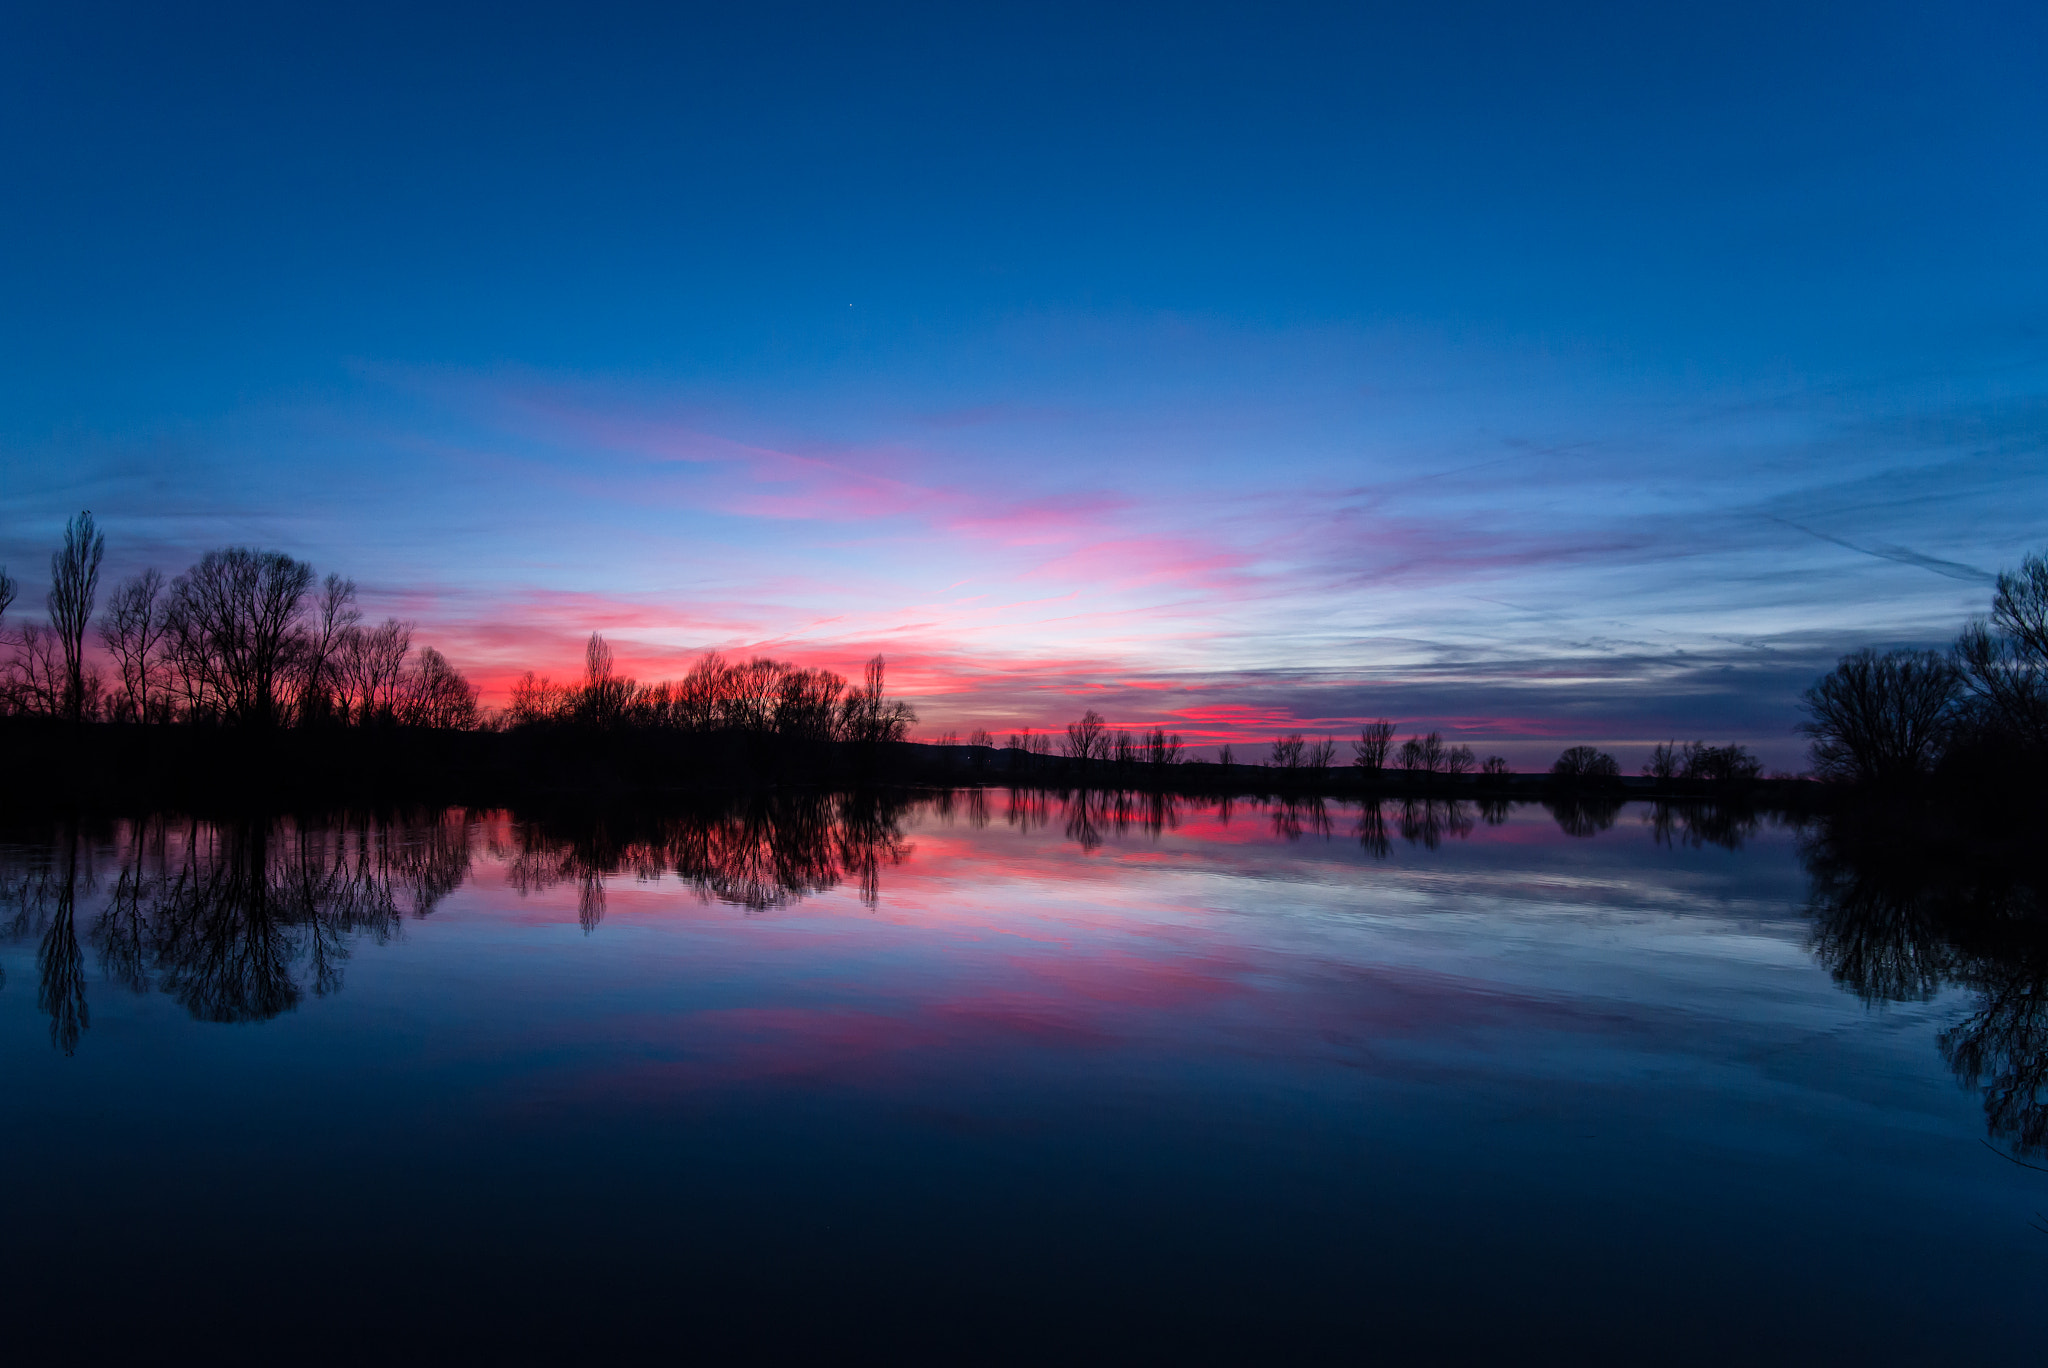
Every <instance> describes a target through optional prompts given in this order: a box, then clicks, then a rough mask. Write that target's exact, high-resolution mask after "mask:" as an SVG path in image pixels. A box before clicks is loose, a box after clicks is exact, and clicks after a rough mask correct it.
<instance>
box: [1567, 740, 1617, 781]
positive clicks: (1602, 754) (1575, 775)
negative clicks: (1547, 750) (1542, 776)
mask: <svg viewBox="0 0 2048 1368" xmlns="http://www.w3.org/2000/svg"><path fill="white" fill-rule="evenodd" d="M1550 773H1551V777H1552V778H1555V779H1561V780H1563V781H1565V782H1566V783H1582V784H1603V783H1611V782H1613V781H1615V780H1617V779H1619V778H1620V777H1621V765H1620V764H1619V763H1618V762H1617V761H1616V760H1615V758H1614V757H1613V756H1611V755H1609V754H1608V753H1607V752H1606V751H1603V750H1601V749H1600V748H1598V747H1597V746H1573V747H1571V748H1570V749H1569V750H1567V751H1565V753H1564V754H1562V755H1560V756H1558V757H1557V759H1555V760H1553V761H1551V763H1550Z"/></svg>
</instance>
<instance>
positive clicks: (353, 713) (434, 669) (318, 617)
mask: <svg viewBox="0 0 2048 1368" xmlns="http://www.w3.org/2000/svg"><path fill="white" fill-rule="evenodd" d="M105 553H106V538H105V535H104V534H103V533H101V532H100V531H99V529H98V527H97V526H96V525H95V523H94V521H93V516H92V514H91V513H90V512H85V513H80V514H79V515H78V516H77V517H75V518H73V519H72V520H71V521H70V523H69V524H68V525H67V526H66V527H65V529H64V543H63V545H62V547H60V548H59V549H58V550H57V551H56V552H55V553H54V554H53V555H52V556H51V557H50V593H49V598H48V609H49V621H48V623H47V624H46V625H45V624H38V623H32V622H31V623H23V624H21V625H20V626H19V627H18V628H15V629H13V630H11V631H9V632H8V633H7V634H6V639H7V642H8V644H9V646H10V647H11V652H10V654H9V656H8V658H7V660H6V661H5V664H4V666H0V712H6V713H13V714H29V715H39V716H46V717H61V718H67V719H69V720H71V721H74V722H81V721H91V720H97V719H102V718H103V719H106V720H108V721H117V722H152V723H168V722H173V721H188V722H199V721H212V722H224V723H230V724H235V725H242V726H266V727H267V726H284V725H293V724H298V725H313V724H323V723H331V724H346V725H358V726H360V725H366V724H370V723H376V722H397V723H401V724H406V725H411V726H424V727H453V728H461V727H474V726H476V725H477V723H478V721H479V716H480V714H479V712H478V708H477V697H476V690H475V689H474V688H473V687H471V685H470V683H469V681H468V680H466V679H464V678H463V676H462V674H461V672H460V671H458V670H456V669H455V667H454V666H452V665H450V664H449V663H448V661H447V659H446V658H445V657H443V656H442V655H441V653H440V652H438V651H436V650H434V649H433V648H432V647H421V648H420V649H419V650H417V651H415V650H414V649H413V642H412V636H413V624H411V623H409V622H400V621H399V620H397V619H396V618H387V619H385V621H384V622H383V623H382V624H380V625H378V626H374V627H372V626H367V625H365V624H364V623H363V621H362V612H361V610H360V609H359V608H358V607H357V606H356V585H355V582H354V581H353V580H349V579H344V578H342V577H341V576H339V575H328V576H327V577H326V578H325V579H324V580H318V581H317V582H316V579H315V576H314V573H313V567H312V566H310V565H308V564H307V563H306V562H304V561H301V560H295V559H293V558H292V557H291V556H288V555H286V554H285V553H284V552H282V551H257V550H252V549H250V548H248V547H228V548H226V549H223V550H219V551H209V552H207V553H206V554H205V555H204V556H202V557H200V559H199V561H198V562H197V563H196V564H194V565H193V566H191V567H190V568H189V569H187V570H186V571H185V572H184V573H183V574H181V575H178V576H176V577H175V578H172V579H168V580H167V579H165V577H164V575H163V573H162V572H161V571H159V570H155V569H149V570H144V571H143V572H142V573H141V574H139V575H136V576H134V577H133V578H131V579H128V580H124V581H122V582H121V583H120V584H118V585H116V586H114V589H113V591H112V592H111V593H110V594H109V595H108V598H107V604H106V609H105V611H104V612H102V613H100V614H99V615H98V617H97V630H98V637H99V641H100V644H101V645H102V646H103V647H104V648H105V650H106V654H107V657H108V659H109V660H110V662H111V663H112V665H113V677H112V678H111V679H109V678H107V677H106V676H105V675H103V674H102V672H101V670H100V668H99V666H98V664H97V663H95V662H93V661H92V660H90V659H88V658H87V655H86V637H87V632H88V630H89V629H90V628H92V627H93V626H94V624H95V616H94V614H95V609H96V608H97V606H98V599H99V584H100V566H101V562H102V560H103V558H104V556H105ZM15 592H16V588H15V583H14V581H13V580H12V579H11V578H9V577H8V576H7V574H6V572H5V571H4V570H0V625H4V615H5V613H6V610H7V608H8V607H9V606H10V605H11V604H12V602H13V600H14V598H15Z"/></svg>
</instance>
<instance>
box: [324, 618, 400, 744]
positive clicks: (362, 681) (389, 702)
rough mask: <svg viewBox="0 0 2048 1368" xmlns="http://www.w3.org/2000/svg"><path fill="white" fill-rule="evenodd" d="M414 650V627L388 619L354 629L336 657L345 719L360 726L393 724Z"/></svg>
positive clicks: (343, 636) (344, 637)
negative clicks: (406, 663)
mask: <svg viewBox="0 0 2048 1368" xmlns="http://www.w3.org/2000/svg"><path fill="white" fill-rule="evenodd" d="M411 650H412V624H411V623H409V622H400V621H399V620H398V619H397V618H386V619H384V621H383V623H382V624H381V625H379V626H377V627H374V628H370V629H368V630H365V629H364V628H362V627H360V626H351V627H349V628H347V629H346V630H344V631H343V632H342V634H341V639H340V646H339V647H338V649H337V650H336V651H335V654H334V665H335V671H334V675H335V685H336V688H337V689H338V690H339V691H340V695H341V713H342V716H343V718H344V719H346V720H350V721H353V722H355V723H357V724H358V725H364V724H368V723H371V722H385V721H391V720H392V719H393V718H394V717H395V716H396V715H397V711H398V705H399V691H400V686H401V684H402V682H403V681H404V678H405V658H406V656H407V654H408V653H410V652H411Z"/></svg>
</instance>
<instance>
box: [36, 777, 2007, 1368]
mask: <svg viewBox="0 0 2048 1368" xmlns="http://www.w3.org/2000/svg"><path fill="white" fill-rule="evenodd" d="M4 835H5V844H4V845H0V880H4V888H0V967H4V970H5V981H4V987H0V1079H4V1088H0V1163H4V1168H0V1173H4V1180H0V1181H4V1184H5V1186H4V1189H0V1191H4V1208H0V1211H4V1226H0V1301H4V1305H5V1306H6V1308H7V1314H6V1330H5V1335H6V1337H7V1342H8V1344H9V1346H10V1347H9V1349H8V1353H9V1355H10V1357H13V1356H14V1355H16V1354H21V1355H23V1357H21V1358H17V1359H15V1361H22V1362H26V1361H30V1357H29V1356H30V1355H32V1354H42V1355H49V1354H61V1355H63V1356H65V1357H66V1358H67V1359H68V1358H80V1359H96V1358H101V1357H105V1356H108V1355H110V1354H111V1353H114V1352H124V1353H146V1354H148V1355H150V1356H151V1357H161V1356H166V1355H169V1356H175V1357H197V1356H201V1355H209V1356H214V1357H225V1358H229V1359H241V1358H261V1359H266V1360H272V1359H296V1358H307V1357H321V1356H323V1355H328V1354H332V1355H335V1356H341V1357H349V1358H365V1357H369V1356H371V1355H373V1354H374V1355H379V1356H384V1355H392V1354H396V1355H403V1356H411V1355H415V1354H423V1353H429V1352H453V1353H458V1354H462V1353H474V1354H479V1355H481V1354H484V1353H490V1354H493V1355H503V1354H505V1353H506V1352H507V1351H508V1350H510V1351H512V1352H514V1353H518V1354H521V1355H523V1356H534V1357H542V1356H546V1357H556V1358H562V1359H565V1360H568V1361H584V1360H588V1359H591V1358H595V1357H597V1356H600V1355H603V1354H605V1353H608V1352H610V1351H613V1350H615V1349H631V1350H635V1351H637V1352H641V1353H660V1354H662V1355H664V1356H665V1357H670V1358H679V1357H685V1356H691V1355H696V1354H699V1353H706V1354H710V1355H713V1356H718V1357H732V1356H734V1355H735V1353H736V1352H738V1353H744V1352H749V1351H751V1352H758V1353H760V1354H762V1355H776V1354H779V1353H781V1352H783V1351H786V1350H791V1349H803V1350H806V1351H809V1352H811V1353H814V1354H821V1355H823V1356H824V1357H826V1358H828V1359H831V1358H841V1357H851V1356H853V1355H854V1354H856V1353H867V1352H872V1351H874V1350H877V1349H886V1350H895V1351H898V1352H901V1353H904V1354H909V1355H916V1356H921V1357H931V1356H937V1355H945V1356H947V1357H949V1358H960V1359H970V1360H972V1359H988V1358H996V1357H1003V1356H1006V1355H1010V1354H1014V1355H1016V1356H1019V1357H1031V1358H1035V1359H1037V1358H1047V1357H1053V1356H1056V1357H1057V1358H1060V1359H1075V1358H1082V1359H1088V1358H1109V1357H1117V1358H1137V1359H1141V1360H1142V1359H1152V1358H1158V1359H1173V1360H1185V1359H1189V1358H1201V1357H1214V1358H1222V1359H1232V1360H1237V1361H1248V1360H1256V1359H1258V1358H1261V1357H1268V1358H1270V1357H1293V1358H1307V1357H1327V1358H1331V1359H1343V1360H1347V1361H1352V1360H1364V1359H1385V1360H1387V1361H1412V1360H1414V1359H1417V1358H1430V1359H1434V1360H1437V1361H1460V1360H1473V1361H1478V1360H1482V1359H1484V1360H1488V1361H1503V1360H1509V1359H1523V1358H1526V1357H1528V1356H1530V1355H1532V1354H1533V1353H1535V1352H1537V1351H1538V1350H1539V1349H1541V1350H1544V1351H1547V1352H1550V1353H1554V1354H1565V1353H1569V1354H1573V1355H1576V1356H1578V1357H1580V1358H1584V1359H1589V1360H1596V1361H1600V1360H1604V1361H1624V1360H1627V1361H1637V1362H1643V1361H1658V1362H1673V1361H1678V1362H1731V1361H1748V1362H1757V1361H1766V1362H1779V1361H1795V1360H1803V1361H1829V1362H1842V1361H1851V1360H1858V1361H1865V1362H1928V1363H1944V1364H1948V1363H1970V1362H1980V1361H1981V1362H1985V1363H2001V1364H2003V1363H2011V1362H2027V1361H2033V1357H2034V1355H2036V1354H2038V1353H2040V1352H2041V1349H2040V1343H2041V1340H2042V1331H2043V1327H2044V1301H2043V1275H2044V1273H2048V1222H2044V1220H2043V1219H2042V1217H2041V1216H2040V1215H2039V1214H2038V1213H2040V1212H2042V1211H2043V1210H2048V1172H2043V1171H2040V1170H2038V1169H2034V1168H2029V1167H2025V1166H2023V1162H2022V1161H2024V1162H2025V1163H2048V1159H2043V1158H2041V1157H2040V1148H2041V1142H2042V1140H2043V1139H2044V1138H2048V1131H2044V1125H2043V1116H2044V1098H2043V1093H2042V1090H2041V1084H2042V1081H2043V1079H2044V1077H2048V991H2044V985H2048V960H2044V957H2043V956H2042V955H2041V954H2039V953H2037V950H2036V947H2035V944H2034V941H2033V939H2032V937H2034V936H2036V935H2037V934H2038V928H2037V926H2035V925H2034V924H2033V923H2030V922H2028V921H2027V920H2026V917H2025V916H2022V915H2021V914H2023V913H2024V914H2029V915H2030V908H2029V907H2020V906H2018V902H2016V901H2015V900H2019V901H2024V895H2023V894H2020V893H2014V892H2012V890H2010V889H2006V890H2003V891H2002V892H2001V891H2000V890H1996V889H1994V890H1990V891H1989V892H1987V891H1986V890H1984V889H1981V888H1976V887H1975V886H1972V888H1971V889H1969V890H1967V895H1968V898H1970V899H1975V900H1976V901H1975V902H1973V903H1971V904H1970V905H1971V906H1972V907H1975V908H1977V910H1978V912H1980V913H1981V912H1983V908H1984V900H1985V899H1986V898H1990V899H1991V900H1992V901H1993V902H1996V903H1997V905H1996V906H1993V907H1991V910H1990V912H1989V913H1987V914H1985V916H1988V917H1989V920H1988V921H1987V920H1985V917H1984V916H1977V914H1976V913H1972V914H1971V915H1972V916H1973V917H1976V920H1973V921H1970V922H1969V924H1968V925H1967V926H1965V925H1961V924H1960V923H1954V921H1953V918H1952V917H1950V911H1952V908H1950V904H1951V903H1953V902H1954V900H1955V896H1959V895H1955V894H1954V890H1953V889H1948V890H1947V891H1945V892H1944V891H1942V890H1935V891H1934V892H1929V891H1928V890H1926V889H1916V888H1908V889H1906V890H1905V891H1903V892H1901V891H1900V890H1899V888H1898V887H1897V883H1898V880H1897V878H1896V871H1892V872H1891V873H1885V872H1884V871H1882V870H1880V871H1877V872H1875V873H1873V872H1872V871H1871V870H1868V869H1865V868H1863V867H1861V866H1859V865H1858V864H1857V863H1856V860H1855V858H1853V852H1852V854H1851V855H1849V856H1845V855H1844V854H1843V852H1842V851H1841V850H1839V849H1836V848H1834V847H1831V846H1830V845H1829V844H1828V841H1827V839H1826V837H1825V833H1822V834H1820V835H1816V833H1815V832H1813V831H1811V830H1808V831H1805V832H1801V831H1794V830H1791V829H1787V828H1785V827H1782V826H1779V825H1775V824H1773V823H1771V822H1769V821H1767V820H1763V821H1760V820H1756V819H1750V818H1744V817H1742V816H1740V815H1739V814H1738V815H1730V814H1721V813H1712V812H1694V813H1673V812H1670V811H1659V810H1657V809H1652V808H1650V807H1648V806H1644V805H1636V806H1631V807H1628V808H1623V809H1621V810H1619V811H1618V812H1617V811H1614V810H1612V809H1607V810H1598V809H1595V810H1590V811H1588V810H1576V809H1564V810H1559V811H1552V810H1548V809H1546V808H1544V807H1541V806H1536V805H1528V806H1524V807H1520V808H1516V809H1513V810H1507V809H1494V810H1492V811H1482V810H1480V809H1477V808H1472V807H1468V806H1462V805H1449V806H1447V805H1441V804H1439V805H1432V806H1411V807H1409V808H1407V809H1405V810H1404V809H1402V808H1399V807H1392V806H1390V807H1387V808H1383V809H1368V810H1365V811H1361V810H1360V809H1359V808H1358V807H1357V806H1356V805H1350V806H1342V807H1340V806H1337V805H1332V806H1330V807H1328V808H1318V807H1295V808H1279V807H1273V806H1265V805H1258V804H1238V805H1236V806H1234V807H1226V808H1222V809H1219V808H1218V807H1217V806H1216V805H1215V804H1208V805H1189V804H1172V803H1165V804H1161V803H1158V802H1156V801H1151V800H1144V799H1121V798H1118V797H1116V796H1114V795H1112V796H1109V797H1104V796H1102V795H1094V796H1092V797H1090V798H1088V799H1086V800H1085V801H1084V800H1082V799H1080V798H1074V797H1070V798H1067V799H1065V800H1062V799H1060V798H1058V797H1053V798H1050V799H1036V798H1032V799H1027V798H1023V797H1021V796H1020V797H1011V796H1008V795H1003V794H993V795H988V796H987V797H986V798H985V799H982V798H979V797H976V796H956V797H954V798H951V799H940V800H930V799H927V800H921V801H917V802H910V803H897V802H888V801H875V800H856V799H851V798H835V799H802V798H785V799H782V800H779V801H776V802H764V803H753V804H746V805H739V806H735V807H733V808H731V809H728V810H724V811H716V812H693V813H670V814H647V813H642V814H623V815H621V814H612V815H610V816H608V817H607V818H605V819H603V820H600V819H597V818H594V817H589V816H585V817H582V818H569V817H564V818H558V819H553V820H522V819H519V818H515V817H514V816H512V815H510V814H504V813H464V812H449V813H435V814H423V815H422V814H416V815H414V816H412V817H410V818H407V819H403V820H380V819H376V818H372V817H367V816H364V817H341V818H336V819H332V820H322V821H307V820H301V821H296V822H295V821H277V822H227V823H208V822H194V821H192V820H189V819H185V818H181V817H176V816H163V817H152V818H150V819H147V820H137V821H123V822H110V823H100V824H85V825H75V824H43V825H41V826H33V827H27V828H23V827H15V828H11V829H9V830H8V831H7V832H6V833H4ZM1908 882H1909V883H1910V882H1911V881H1910V879H1909V880H1908ZM1944 897H1948V898H1949V899H1950V902H1949V903H1944V902H1943V901H1942V899H1943V898H1944ZM2001 897H2003V898H2005V899H2006V901H2005V902H1997V899H1999V898H2001ZM1944 908H1950V911H1945V910H1944ZM2015 908H2017V911H2016V910H2015ZM1945 917H1950V920H1948V921H1945V920H1944V918H1945ZM2015 918H2018V920H2015ZM2015 926H2017V927H2018V928H2019V929H2018V930H2014V929H2013V928H2014V927H2015ZM1987 927H1988V928H1990V929H1988V930H1987V929H1986V928H1987ZM2001 928H2002V929H2001Z"/></svg>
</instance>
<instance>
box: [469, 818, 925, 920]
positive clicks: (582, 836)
mask: <svg viewBox="0 0 2048 1368" xmlns="http://www.w3.org/2000/svg"><path fill="white" fill-rule="evenodd" d="M904 806H905V805H904V803H903V801H902V800H900V799H893V798H882V797H877V796H875V795H872V794H854V793H846V794H824V793H778V794H773V795H765V796H761V795H757V796H754V797H751V798H746V799H739V800H735V801H733V802H730V803H724V804H714V805H708V806H705V807H702V808H695V809H690V810H687V811H680V812H666V813H646V812H641V813H635V814H628V815H623V816H621V815H598V816H592V815H583V816H579V817H561V816H556V817H548V818H543V819H541V820H538V821H531V822H521V823H519V824H517V825H516V826H515V827H514V828H513V844H512V846H510V847H509V848H502V849H499V850H498V851H497V852H496V853H498V854H501V855H504V856H506V857H507V858H508V867H507V871H506V877H507V879H508V880H509V881H510V882H511V884H512V886H513V887H514V888H516V889H518V890H519V891H520V892H521V893H529V892H535V891H538V890H541V889H547V888H552V887H555V886H557V885H560V884H564V883H572V882H573V883H574V884H575V885H576V887H577V911H578V916H579V918H580V920H581V921H582V923H583V927H584V929H585V930H586V931H588V930H590V929H592V928H593V927H595V926H596V925H597V923H598V921H599V920H601V919H602V917H603V916H604V884H605V880H606V879H610V878H617V877H619V876H622V875H625V874H628V873H630V874H632V875H633V876H634V877H636V878H638V879H642V880H647V881H653V880H656V879H660V878H661V877H663V876H664V875H665V874H668V873H674V874H676V875H677V876H678V877H680V878H682V879H685V880H687V881H688V882H689V883H690V884H692V885H693V886H694V887H695V888H696V891H697V893H698V896H700V897H703V898H705V899H714V898H715V899H717V900H718V901H720V902H728V903H734V904H736V905H738V906H741V907H746V908H751V909H754V910H757V911H758V910H763V909H766V908H771V907H780V906H783V905H785V904H787V903H790V902H793V901H796V900H797V899H800V898H803V897H805V896H807V895H809V894H812V893H821V892H824V891H825V890H826V889H829V888H834V887H836V886H838V885H839V884H840V883H842V882H849V881H850V882H852V883H854V884H856V885H858V887H859V889H860V895H861V898H862V900H863V901H865V902H866V903H867V904H868V905H869V906H873V905H874V903H875V901H876V899H877V898H878V897H879V896H880V893H881V871H882V869H883V868H884V867H885V866H887V865H893V864H896V863H898V862H900V861H901V860H902V859H903V858H904V857H905V856H906V855H908V854H909V851H910V847H909V843H908V842H907V841H906V840H905V839H904V836H903V833H902V829H901V824H902V815H903V809H904Z"/></svg>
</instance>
